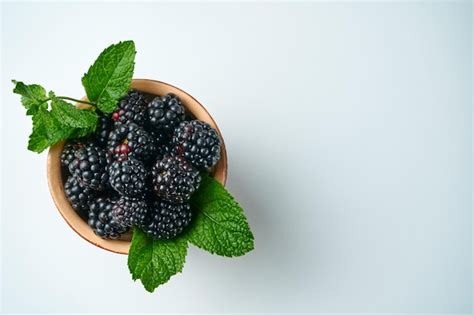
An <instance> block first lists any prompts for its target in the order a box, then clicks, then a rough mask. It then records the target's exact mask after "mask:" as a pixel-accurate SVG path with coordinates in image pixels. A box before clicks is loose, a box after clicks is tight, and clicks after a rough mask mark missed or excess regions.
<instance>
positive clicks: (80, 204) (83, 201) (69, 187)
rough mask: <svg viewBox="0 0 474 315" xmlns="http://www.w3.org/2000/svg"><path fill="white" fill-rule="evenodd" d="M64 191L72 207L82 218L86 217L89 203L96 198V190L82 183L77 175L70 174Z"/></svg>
mask: <svg viewBox="0 0 474 315" xmlns="http://www.w3.org/2000/svg"><path fill="white" fill-rule="evenodd" d="M64 193H65V194H66V197H67V199H68V200H69V202H70V203H71V206H72V208H73V209H74V210H76V211H77V213H79V215H80V216H81V217H82V218H86V217H87V211H88V210H89V204H90V203H91V202H92V201H93V200H94V198H95V191H93V190H92V189H90V188H89V187H87V186H84V185H82V184H81V182H80V181H79V180H78V179H77V178H76V177H75V176H70V177H69V178H68V179H67V180H66V183H65V184H64Z"/></svg>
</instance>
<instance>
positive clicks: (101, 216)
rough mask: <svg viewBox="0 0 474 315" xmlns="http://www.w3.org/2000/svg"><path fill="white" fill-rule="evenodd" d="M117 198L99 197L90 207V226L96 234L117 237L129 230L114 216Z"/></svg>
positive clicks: (111, 237)
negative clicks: (113, 210)
mask: <svg viewBox="0 0 474 315" xmlns="http://www.w3.org/2000/svg"><path fill="white" fill-rule="evenodd" d="M114 204H116V200H114V199H112V198H97V199H95V200H94V201H92V202H91V204H90V208H89V220H88V221H87V223H89V226H90V227H91V228H92V229H93V230H94V232H95V234H97V235H98V236H100V237H102V238H110V239H116V238H119V237H120V235H121V234H123V233H125V232H127V230H128V229H127V227H125V226H122V225H120V224H117V223H116V222H115V221H114V219H113V217H112V208H113V206H114Z"/></svg>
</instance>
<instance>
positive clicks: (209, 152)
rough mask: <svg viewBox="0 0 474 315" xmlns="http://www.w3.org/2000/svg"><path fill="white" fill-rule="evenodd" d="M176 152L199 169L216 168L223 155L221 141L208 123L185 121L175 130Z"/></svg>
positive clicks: (174, 144) (174, 142) (174, 143)
mask: <svg viewBox="0 0 474 315" xmlns="http://www.w3.org/2000/svg"><path fill="white" fill-rule="evenodd" d="M173 146H174V152H175V153H176V154H178V155H182V156H184V158H185V159H186V160H187V161H188V162H189V163H191V164H192V165H193V166H194V167H196V168H198V169H203V168H207V167H212V166H214V165H215V164H216V163H217V161H219V158H220V155H221V140H220V138H219V135H218V134H217V131H216V130H215V129H213V128H212V127H211V126H209V125H208V124H207V123H205V122H202V121H199V120H192V121H183V122H182V123H180V124H179V126H178V127H176V129H175V130H174V135H173Z"/></svg>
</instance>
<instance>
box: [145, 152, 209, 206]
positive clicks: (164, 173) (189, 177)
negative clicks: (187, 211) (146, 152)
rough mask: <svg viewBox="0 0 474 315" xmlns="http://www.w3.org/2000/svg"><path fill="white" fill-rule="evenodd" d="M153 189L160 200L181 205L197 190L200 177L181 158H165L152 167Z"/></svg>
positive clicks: (197, 172)
mask: <svg viewBox="0 0 474 315" xmlns="http://www.w3.org/2000/svg"><path fill="white" fill-rule="evenodd" d="M152 175H153V189H154V190H155V193H156V194H157V195H158V196H159V197H161V198H162V199H164V200H166V201H169V202H173V203H183V202H185V201H188V200H189V198H190V197H191V195H192V194H193V193H194V192H195V191H196V190H197V189H198V188H199V184H200V182H201V176H200V175H199V171H197V170H196V169H194V168H193V167H192V166H191V164H189V163H188V162H187V161H186V160H185V159H184V158H183V157H181V156H169V155H168V156H165V157H164V158H163V159H162V160H158V161H157V162H156V164H155V165H154V166H153V170H152Z"/></svg>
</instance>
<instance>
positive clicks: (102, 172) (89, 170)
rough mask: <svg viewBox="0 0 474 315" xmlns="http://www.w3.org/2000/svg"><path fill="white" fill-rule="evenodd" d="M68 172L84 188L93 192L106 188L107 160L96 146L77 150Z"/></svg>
mask: <svg viewBox="0 0 474 315" xmlns="http://www.w3.org/2000/svg"><path fill="white" fill-rule="evenodd" d="M69 171H70V172H71V174H73V175H75V176H76V177H77V178H78V179H79V180H80V182H81V184H84V185H85V186H88V187H90V188H92V189H95V190H104V189H105V188H107V187H108V183H109V174H108V172H107V158H106V154H105V150H104V149H102V148H100V147H98V146H96V145H92V144H91V145H87V146H85V147H84V148H81V149H79V150H77V152H76V157H75V158H74V160H73V161H72V162H71V163H69Z"/></svg>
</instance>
